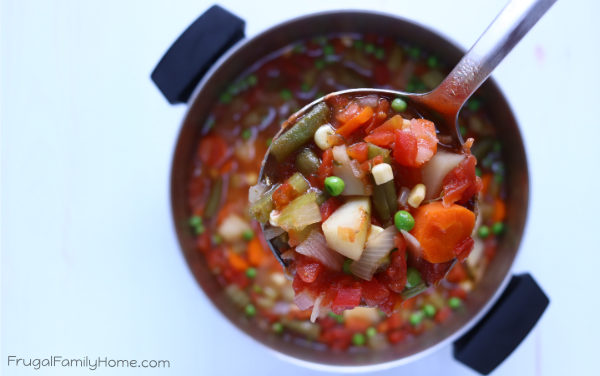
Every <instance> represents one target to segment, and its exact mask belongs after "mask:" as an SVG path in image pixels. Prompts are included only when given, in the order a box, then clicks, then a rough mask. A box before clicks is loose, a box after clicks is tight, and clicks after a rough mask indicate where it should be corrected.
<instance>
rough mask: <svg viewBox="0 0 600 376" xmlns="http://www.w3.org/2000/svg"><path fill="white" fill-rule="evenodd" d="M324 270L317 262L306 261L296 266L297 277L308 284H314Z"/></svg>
mask: <svg viewBox="0 0 600 376" xmlns="http://www.w3.org/2000/svg"><path fill="white" fill-rule="evenodd" d="M322 269H323V266H322V265H321V264H320V263H318V262H317V261H306V262H303V263H300V264H296V273H297V275H298V276H299V277H300V279H302V281H304V282H306V283H313V282H314V281H315V280H316V279H317V277H318V276H319V273H320V272H321V270H322Z"/></svg>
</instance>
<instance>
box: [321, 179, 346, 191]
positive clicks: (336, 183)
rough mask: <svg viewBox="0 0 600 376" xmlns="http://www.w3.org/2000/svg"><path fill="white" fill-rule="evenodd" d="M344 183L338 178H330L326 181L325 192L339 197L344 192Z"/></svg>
mask: <svg viewBox="0 0 600 376" xmlns="http://www.w3.org/2000/svg"><path fill="white" fill-rule="evenodd" d="M344 187H345V184H344V181H343V180H342V179H340V178H338V177H337V176H329V177H327V178H326V179H325V190H326V191H327V193H329V194H330V195H332V196H339V195H340V194H341V193H342V192H343V191H344Z"/></svg>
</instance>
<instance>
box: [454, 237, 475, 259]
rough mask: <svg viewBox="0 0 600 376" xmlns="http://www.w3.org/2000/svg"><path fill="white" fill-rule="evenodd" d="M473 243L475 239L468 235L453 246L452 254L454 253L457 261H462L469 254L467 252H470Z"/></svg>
mask: <svg viewBox="0 0 600 376" xmlns="http://www.w3.org/2000/svg"><path fill="white" fill-rule="evenodd" d="M474 244H475V241H474V240H473V238H472V237H470V236H469V237H466V238H465V240H463V241H462V242H460V243H458V244H457V245H456V247H455V248H454V254H455V255H456V258H457V259H458V261H459V262H463V261H464V260H465V259H466V258H467V257H468V256H469V253H471V250H472V249H473V245H474Z"/></svg>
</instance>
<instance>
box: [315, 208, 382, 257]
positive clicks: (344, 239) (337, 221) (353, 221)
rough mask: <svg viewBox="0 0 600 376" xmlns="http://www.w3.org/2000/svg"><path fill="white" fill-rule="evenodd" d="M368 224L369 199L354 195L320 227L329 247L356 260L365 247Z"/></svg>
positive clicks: (369, 223)
mask: <svg viewBox="0 0 600 376" xmlns="http://www.w3.org/2000/svg"><path fill="white" fill-rule="evenodd" d="M370 226H371V201H370V200H369V198H368V197H356V198H351V199H349V200H348V201H347V202H346V203H345V204H343V205H342V206H340V207H339V208H338V209H337V210H336V211H335V212H333V214H331V216H329V218H327V220H326V221H325V222H323V225H322V226H321V227H322V229H323V234H325V240H326V241H327V245H328V246H329V247H330V248H331V249H333V250H334V251H336V252H338V253H341V254H342V255H344V256H346V257H348V258H351V259H352V260H358V259H359V258H360V256H361V255H362V253H363V250H364V249H365V243H366V241H367V232H368V229H369V227H370Z"/></svg>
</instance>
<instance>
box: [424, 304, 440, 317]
mask: <svg viewBox="0 0 600 376" xmlns="http://www.w3.org/2000/svg"><path fill="white" fill-rule="evenodd" d="M436 312H437V309H435V306H434V305H433V304H425V305H424V306H423V313H424V314H425V316H427V317H433V316H435V314H436Z"/></svg>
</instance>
